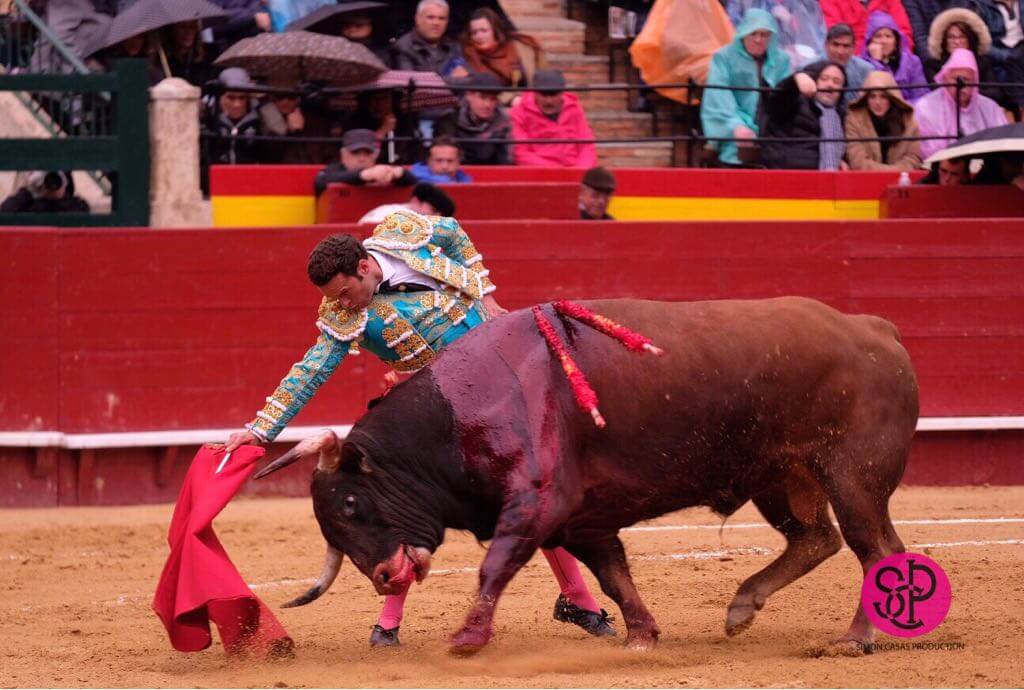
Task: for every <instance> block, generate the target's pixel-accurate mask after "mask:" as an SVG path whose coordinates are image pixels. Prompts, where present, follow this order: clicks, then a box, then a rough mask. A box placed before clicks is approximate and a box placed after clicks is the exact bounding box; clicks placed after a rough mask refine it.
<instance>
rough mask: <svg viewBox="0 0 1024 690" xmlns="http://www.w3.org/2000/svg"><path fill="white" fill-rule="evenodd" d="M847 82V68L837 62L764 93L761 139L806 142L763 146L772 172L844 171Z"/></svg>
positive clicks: (814, 66)
mask: <svg viewBox="0 0 1024 690" xmlns="http://www.w3.org/2000/svg"><path fill="white" fill-rule="evenodd" d="M845 83H846V76H845V74H844V73H843V68H842V67H841V66H840V65H838V64H836V63H834V62H815V63H814V64H811V65H808V66H807V67H805V68H804V69H803V70H802V71H800V72H797V73H796V74H794V75H792V76H790V77H787V78H785V79H783V80H782V81H781V82H779V88H778V90H776V91H771V92H769V93H767V94H765V100H764V106H763V108H762V113H761V118H762V124H761V136H763V137H765V139H768V138H771V137H793V138H803V139H805V141H786V142H773V141H762V142H761V159H762V161H763V162H764V164H765V166H767V167H768V168H792V169H799V170H839V169H841V168H845V167H846V164H845V163H844V162H843V153H844V150H845V145H844V139H845V135H844V133H843V115H842V112H841V108H842V105H841V104H840V98H841V97H842V94H841V93H840V92H839V91H832V90H830V89H841V88H843V85H844V84H845Z"/></svg>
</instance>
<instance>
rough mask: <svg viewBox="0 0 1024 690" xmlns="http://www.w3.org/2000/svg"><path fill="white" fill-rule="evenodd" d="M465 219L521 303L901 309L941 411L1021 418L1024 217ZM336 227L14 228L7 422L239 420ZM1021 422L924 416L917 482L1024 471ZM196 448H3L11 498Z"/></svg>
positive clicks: (363, 381)
mask: <svg viewBox="0 0 1024 690" xmlns="http://www.w3.org/2000/svg"><path fill="white" fill-rule="evenodd" d="M465 226H466V228H467V230H468V231H469V232H470V234H471V236H472V237H473V239H474V241H475V243H476V245H477V247H478V248H479V249H480V250H481V251H482V252H483V254H484V256H485V260H486V262H487V265H488V267H489V268H490V269H491V272H492V276H493V277H494V279H495V282H496V283H497V285H498V287H499V290H498V292H497V294H496V296H497V297H498V299H499V300H500V301H501V302H502V303H503V304H505V305H506V306H508V307H511V308H517V307H523V306H527V305H530V304H533V303H537V302H540V301H544V300H549V299H552V298H556V297H568V298H584V297H625V296H636V297H651V298H659V299H673V300H693V299H717V298H726V297H746V298H755V297H770V296H774V295H784V294H802V295H807V296H811V297H817V298H820V299H823V300H824V301H826V302H828V303H830V304H832V305H833V306H836V307H837V308H839V309H842V310H844V311H848V312H870V313H875V314H879V315H881V316H884V317H886V318H889V319H891V320H892V321H893V322H894V323H896V325H897V326H898V327H899V328H900V330H901V332H902V335H903V340H904V343H905V344H906V346H907V348H908V350H909V351H910V353H911V356H912V358H913V361H914V364H915V368H916V370H917V373H918V377H919V380H920V386H921V402H922V414H923V415H924V416H967V415H1022V414H1024V398H1022V396H1021V395H1020V391H1021V390H1022V389H1024V220H1006V221H1002V222H999V223H992V222H991V221H985V220H976V221H975V220H960V221H933V220H920V221H914V220H910V221H874V222H832V223H829V222H808V223H742V222H737V223H624V222H620V223H601V222H592V223H579V222H572V221H473V220H470V221H467V222H466V223H465ZM336 231H355V232H359V233H365V232H366V231H367V228H365V227H364V228H358V227H357V226H351V225H348V226H318V227H298V228H289V229H287V231H286V232H282V231H281V229H277V228H275V229H237V230H218V231H217V232H211V231H210V230H209V229H208V228H202V229H195V230H188V229H185V230H159V231H158V230H146V229H140V230H125V229H96V230H85V229H83V230H61V231H58V230H53V229H46V230H10V231H5V232H3V233H0V256H3V257H4V262H5V263H4V271H3V272H2V273H0V310H2V314H3V324H4V328H3V329H0V362H2V364H0V366H2V367H3V369H2V375H3V381H4V385H3V388H2V390H0V410H2V411H3V415H2V416H0V425H2V428H3V429H7V430H24V429H37V430H45V429H59V430H62V431H64V432H68V433H87V432H88V433H98V432H125V431H143V430H157V429H188V428H221V427H223V428H238V427H240V426H241V424H242V423H244V422H245V421H247V420H248V419H250V418H251V416H252V415H253V414H254V412H255V410H256V409H257V408H258V407H260V406H261V405H262V401H263V397H264V396H266V395H267V394H269V392H270V391H271V390H272V389H273V387H274V386H275V385H276V383H277V381H278V380H279V378H280V377H281V376H282V375H283V374H284V373H285V372H286V370H287V369H288V367H289V366H290V365H291V363H292V362H293V361H295V360H296V359H297V358H298V357H299V356H300V355H301V354H302V352H303V351H304V349H305V348H306V347H308V346H309V345H310V344H312V342H313V340H314V339H315V337H316V329H315V327H314V320H315V309H316V305H317V303H318V300H319V293H318V292H317V291H316V290H315V288H313V287H312V286H310V285H309V283H308V280H307V279H306V276H305V261H306V258H307V256H308V254H309V251H310V249H311V248H312V247H313V245H314V244H315V243H316V242H317V241H318V240H319V239H320V238H321V237H323V236H324V235H325V234H327V233H329V232H336ZM382 373H383V366H382V365H380V364H379V363H378V362H376V361H375V360H373V358H372V356H370V355H368V354H367V355H363V356H361V357H358V358H351V359H350V360H349V361H347V362H345V363H344V364H343V366H342V369H341V370H340V371H339V372H338V374H337V375H336V376H335V377H334V378H333V379H332V380H331V381H330V382H328V383H327V384H326V385H325V386H324V387H323V389H322V390H321V392H320V393H319V394H318V395H317V397H316V398H315V399H314V401H313V402H312V403H311V404H310V405H309V406H308V407H307V408H306V409H305V410H303V412H302V413H301V414H300V415H299V416H298V417H297V418H296V420H295V422H294V424H296V425H320V424H326V423H342V422H345V421H351V420H354V419H355V418H356V417H357V416H358V415H359V414H360V413H361V411H362V410H363V409H365V403H366V400H367V399H368V398H369V397H372V396H374V395H376V394H377V393H378V392H379V391H380V389H381V375H382ZM1021 436H1022V434H1017V433H1016V432H1003V433H994V434H988V433H986V434H977V433H976V434H963V435H961V434H958V433H954V432H941V433H935V434H925V435H924V436H923V437H922V438H924V439H925V441H924V442H922V443H920V444H918V445H917V446H916V447H915V450H914V457H915V458H916V459H915V460H914V461H913V463H916V464H913V463H912V471H911V472H910V473H909V474H908V480H911V481H939V480H941V481H944V482H951V483H969V482H971V481H974V480H975V478H976V477H986V478H985V479H983V480H982V481H992V482H1003V481H1005V482H1011V481H1021V479H1022V477H1021V471H1022V465H1021V463H1020V462H1019V457H1020V445H1019V441H1020V440H1022V438H1021ZM965 439H969V440H965ZM975 440H978V441H979V442H980V443H981V444H982V445H971V443H975ZM950 444H952V445H950ZM968 446H969V447H968ZM958 449H959V450H958ZM193 452H194V448H181V449H179V450H178V451H176V454H175V453H165V452H164V451H163V450H161V449H121V450H99V451H80V452H79V451H60V452H43V453H38V452H36V451H33V450H31V449H29V450H22V449H0V505H53V504H55V503H65V504H76V503H80V504H92V503H130V502H137V501H140V500H171V499H173V497H174V494H175V492H176V491H177V487H178V486H179V484H180V479H181V476H182V474H183V472H184V465H185V463H187V461H188V459H190V458H191V455H192V453H193ZM957 453H959V454H961V455H963V456H964V457H965V462H964V463H960V464H958V463H957V462H956V461H955V456H956V454H957ZM932 457H936V458H942V459H941V461H937V464H935V465H932V464H930V463H931V458H932ZM1015 458H1016V460H1015ZM140 460H142V461H143V462H140ZM922 463H924V464H922ZM970 463H973V464H970ZM939 470H941V474H940V473H938V471H939ZM281 481H282V482H284V483H283V484H279V485H271V487H259V488H260V490H264V491H266V490H270V489H284V490H286V491H289V492H294V493H298V494H301V493H303V492H304V491H305V490H306V481H307V477H306V476H304V475H303V474H302V473H301V472H296V473H292V474H290V475H289V476H287V477H283V478H282V480H281Z"/></svg>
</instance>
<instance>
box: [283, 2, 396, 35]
mask: <svg viewBox="0 0 1024 690" xmlns="http://www.w3.org/2000/svg"><path fill="white" fill-rule="evenodd" d="M385 7H387V5H386V4H385V3H383V2H346V3H344V4H341V5H326V6H324V7H321V8H320V9H318V10H315V11H313V12H310V13H309V14H307V15H306V16H305V17H300V18H298V19H296V20H295V21H294V22H292V23H291V24H289V25H288V26H286V27H284V30H285V31H312V32H314V33H318V34H327V35H328V36H337V35H339V34H340V33H341V26H342V24H344V23H345V22H346V21H348V20H349V18H350V17H352V15H355V14H375V13H376V12H378V11H379V10H382V9H384V8H385Z"/></svg>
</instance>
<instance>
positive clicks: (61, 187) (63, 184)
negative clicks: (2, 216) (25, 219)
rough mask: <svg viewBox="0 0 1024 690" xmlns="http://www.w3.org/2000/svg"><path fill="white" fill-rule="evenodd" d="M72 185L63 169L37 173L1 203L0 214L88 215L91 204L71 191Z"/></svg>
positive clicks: (30, 176)
mask: <svg viewBox="0 0 1024 690" xmlns="http://www.w3.org/2000/svg"><path fill="white" fill-rule="evenodd" d="M69 182H70V179H69V177H68V175H67V173H65V172H62V171H60V170H55V171H50V172H44V171H41V170H40V171H36V172H34V173H32V174H31V175H29V177H28V181H27V183H26V184H25V186H23V187H22V188H21V189H19V190H18V191H16V192H15V193H14V194H11V195H10V196H9V197H7V198H6V199H4V200H3V203H0V213H89V204H87V203H86V202H85V200H84V199H82V198H81V197H79V196H75V194H74V193H72V192H71V191H70V190H69V186H70V185H69Z"/></svg>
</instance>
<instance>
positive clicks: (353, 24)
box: [340, 2, 391, 65]
mask: <svg viewBox="0 0 1024 690" xmlns="http://www.w3.org/2000/svg"><path fill="white" fill-rule="evenodd" d="M369 4H370V3H358V2H354V3H352V6H353V7H352V9H351V11H349V12H346V13H345V14H344V16H343V17H342V19H341V31H340V34H341V37H342V38H347V39H348V40H350V41H352V42H353V43H359V44H360V45H363V46H365V47H366V48H367V49H369V51H370V52H371V53H373V54H374V55H376V56H377V57H378V58H380V61H381V62H383V63H384V64H385V65H387V64H389V63H390V62H391V52H390V51H389V50H388V48H387V47H386V43H387V41H386V40H385V39H384V38H382V37H380V36H378V35H377V33H376V32H375V30H374V25H373V13H374V12H375V11H376V8H366V7H363V5H369ZM340 7H344V5H340ZM383 9H387V7H386V6H385V7H384V8H383Z"/></svg>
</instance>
